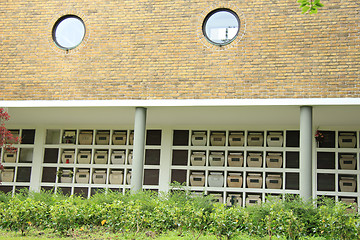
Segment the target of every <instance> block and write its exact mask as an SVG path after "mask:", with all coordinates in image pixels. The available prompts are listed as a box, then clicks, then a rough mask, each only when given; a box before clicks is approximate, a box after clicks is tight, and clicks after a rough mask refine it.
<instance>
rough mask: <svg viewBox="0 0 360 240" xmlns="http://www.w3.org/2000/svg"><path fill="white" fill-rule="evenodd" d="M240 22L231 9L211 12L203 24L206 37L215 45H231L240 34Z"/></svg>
mask: <svg viewBox="0 0 360 240" xmlns="http://www.w3.org/2000/svg"><path fill="white" fill-rule="evenodd" d="M239 28H240V20H239V17H238V16H237V15H236V13H235V12H234V11H231V10H230V9H224V8H221V9H216V10H214V11H212V12H210V13H209V14H208V15H207V16H206V18H205V20H204V23H203V33H204V35H205V37H206V38H207V39H208V40H209V41H210V42H211V43H212V44H215V45H220V46H222V45H226V44H229V43H231V42H232V41H233V40H234V39H235V38H236V36H237V35H238V33H239Z"/></svg>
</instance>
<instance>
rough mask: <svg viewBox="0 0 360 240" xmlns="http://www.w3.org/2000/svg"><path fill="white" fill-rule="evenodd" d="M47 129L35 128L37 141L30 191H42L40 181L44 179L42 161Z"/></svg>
mask: <svg viewBox="0 0 360 240" xmlns="http://www.w3.org/2000/svg"><path fill="white" fill-rule="evenodd" d="M45 135H46V130H45V129H44V128H37V129H36V130H35V141H34V149H33V159H32V167H31V178H30V191H34V192H40V183H41V179H42V171H43V167H42V162H43V154H44V144H45V138H46V136H45Z"/></svg>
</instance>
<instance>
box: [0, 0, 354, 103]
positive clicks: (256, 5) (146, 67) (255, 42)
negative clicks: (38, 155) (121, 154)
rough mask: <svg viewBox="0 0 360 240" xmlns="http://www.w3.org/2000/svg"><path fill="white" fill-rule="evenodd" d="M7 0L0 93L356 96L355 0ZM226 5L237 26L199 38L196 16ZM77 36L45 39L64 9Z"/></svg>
mask: <svg viewBox="0 0 360 240" xmlns="http://www.w3.org/2000/svg"><path fill="white" fill-rule="evenodd" d="M296 2H297V1H296V0H283V1H274V0H246V1H245V0H237V1H234V0H219V1H209V0H191V1H190V0H121V1H120V0H91V1H90V0H61V1H60V0H49V1H44V0H31V1H30V0H11V1H10V0H8V1H1V3H0V84H1V88H0V100H27V99H49V100H67V99H81V100H85V99H192V98H195V99H204V98H205V99H206V98H216V99H224V98H228V99H229V98H237V99H243V98H308V97H325V98H329V97H341V98H342V97H360V83H359V75H360V71H359V69H360V67H359V63H360V47H359V43H360V33H359V31H360V4H359V0H348V1H343V0H332V1H326V0H323V3H324V4H325V7H324V8H323V9H320V11H319V13H318V14H317V15H311V16H308V15H302V14H300V10H299V9H298V3H296ZM219 7H227V8H230V9H232V10H233V11H235V12H237V13H238V14H239V16H240V19H241V35H242V36H239V37H238V38H237V40H236V41H235V42H233V43H232V44H230V45H227V46H225V47H222V48H220V47H217V46H212V45H211V44H209V43H208V42H207V41H206V40H205V39H204V37H203V35H202V32H201V25H202V22H203V19H204V17H205V16H206V14H207V13H209V12H210V11H211V10H213V9H216V8H219ZM67 13H71V14H75V15H78V16H79V17H81V18H82V19H83V20H84V22H85V24H86V28H87V33H86V38H85V41H84V42H83V43H82V44H81V45H80V46H79V47H78V48H76V49H74V50H71V51H69V53H67V54H66V53H65V52H64V51H63V50H61V49H59V48H57V47H56V46H55V44H54V43H53V41H52V38H51V29H52V26H53V24H54V23H55V21H56V20H57V19H58V18H59V17H61V16H62V15H64V14H67Z"/></svg>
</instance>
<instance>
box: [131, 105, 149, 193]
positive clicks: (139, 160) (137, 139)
mask: <svg viewBox="0 0 360 240" xmlns="http://www.w3.org/2000/svg"><path fill="white" fill-rule="evenodd" d="M145 136H146V108H143V107H137V108H136V110H135V124H134V150H133V154H134V156H133V162H132V172H131V192H132V193H136V192H138V191H140V190H142V185H143V174H144V156H145Z"/></svg>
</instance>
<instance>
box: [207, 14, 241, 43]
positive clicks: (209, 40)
mask: <svg viewBox="0 0 360 240" xmlns="http://www.w3.org/2000/svg"><path fill="white" fill-rule="evenodd" d="M218 12H228V13H230V14H232V15H233V16H234V17H235V19H236V20H237V22H238V29H237V32H236V34H235V36H234V37H233V38H232V39H231V40H229V41H227V42H224V43H218V42H214V41H212V40H211V39H210V37H208V35H207V34H206V24H207V23H208V20H209V19H210V18H211V17H212V16H213V15H214V14H216V13H218ZM240 29H241V20H240V17H239V16H238V14H237V13H236V12H235V11H233V10H231V9H229V8H217V9H214V10H212V11H210V12H209V13H208V14H207V15H206V16H205V18H204V20H203V23H202V33H203V35H204V37H205V39H206V40H207V41H208V42H210V43H211V44H213V45H215V46H220V47H222V46H226V45H228V44H230V43H232V42H234V41H235V40H236V38H237V37H238V36H239V33H240V32H241V31H240Z"/></svg>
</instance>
